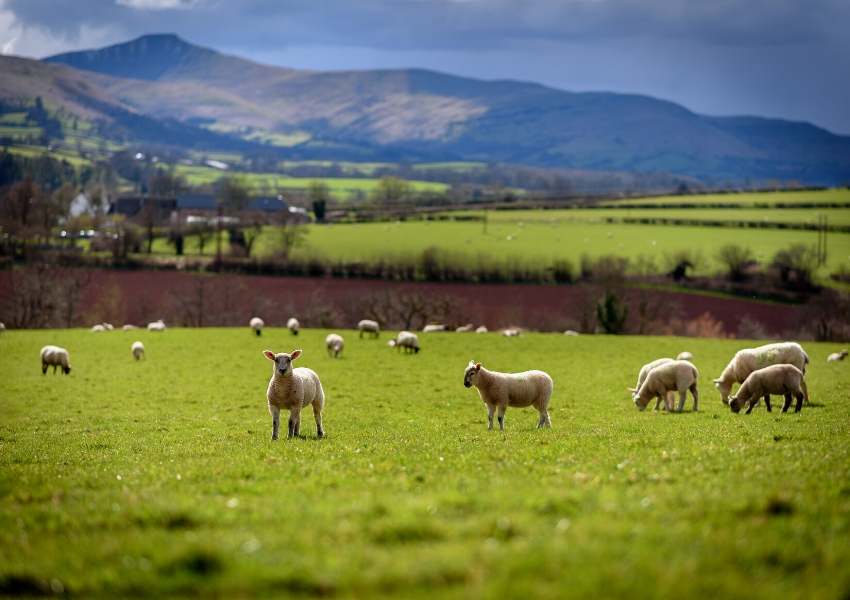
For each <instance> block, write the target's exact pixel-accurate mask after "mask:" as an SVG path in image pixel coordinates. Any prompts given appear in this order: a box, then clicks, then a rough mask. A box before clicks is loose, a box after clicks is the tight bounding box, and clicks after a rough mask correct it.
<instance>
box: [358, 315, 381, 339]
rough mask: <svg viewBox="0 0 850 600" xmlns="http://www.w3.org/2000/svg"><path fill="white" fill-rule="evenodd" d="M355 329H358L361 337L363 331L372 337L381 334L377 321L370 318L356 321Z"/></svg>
mask: <svg viewBox="0 0 850 600" xmlns="http://www.w3.org/2000/svg"><path fill="white" fill-rule="evenodd" d="M357 329H358V330H359V331H360V337H361V338H362V337H363V334H364V333H368V334H369V335H370V336H371V337H373V338H376V337H378V336H380V335H381V326H380V325H379V324H378V322H377V321H373V320H372V319H362V320H361V321H360V322H358V323H357Z"/></svg>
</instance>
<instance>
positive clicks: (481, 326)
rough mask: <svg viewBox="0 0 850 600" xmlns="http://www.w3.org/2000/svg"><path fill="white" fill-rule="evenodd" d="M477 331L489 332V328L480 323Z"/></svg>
mask: <svg viewBox="0 0 850 600" xmlns="http://www.w3.org/2000/svg"><path fill="white" fill-rule="evenodd" d="M475 333H487V328H486V327H485V326H484V325H479V326H478V328H477V329H476V330H475Z"/></svg>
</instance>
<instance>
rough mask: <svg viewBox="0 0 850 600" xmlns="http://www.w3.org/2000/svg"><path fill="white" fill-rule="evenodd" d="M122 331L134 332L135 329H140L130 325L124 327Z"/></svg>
mask: <svg viewBox="0 0 850 600" xmlns="http://www.w3.org/2000/svg"><path fill="white" fill-rule="evenodd" d="M121 329H122V330H124V331H133V330H134V329H138V327H136V326H135V325H130V324H129V323H128V324H127V325H124V327H122V328H121Z"/></svg>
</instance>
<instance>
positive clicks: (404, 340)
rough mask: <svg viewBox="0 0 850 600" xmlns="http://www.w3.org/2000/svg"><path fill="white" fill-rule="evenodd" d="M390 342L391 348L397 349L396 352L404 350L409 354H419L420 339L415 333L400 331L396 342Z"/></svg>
mask: <svg viewBox="0 0 850 600" xmlns="http://www.w3.org/2000/svg"><path fill="white" fill-rule="evenodd" d="M390 342H391V343H390V346H392V347H395V349H396V350H398V349H399V348H404V351H405V352H406V353H408V354H409V353H411V352H413V353H414V354H419V338H418V337H417V336H416V334H415V333H412V332H410V331H399V332H398V335H397V336H396V338H395V339H394V340H390Z"/></svg>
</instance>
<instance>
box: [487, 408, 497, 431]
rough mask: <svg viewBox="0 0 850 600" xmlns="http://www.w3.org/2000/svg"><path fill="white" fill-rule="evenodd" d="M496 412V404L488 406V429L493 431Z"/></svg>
mask: <svg viewBox="0 0 850 600" xmlns="http://www.w3.org/2000/svg"><path fill="white" fill-rule="evenodd" d="M495 412H496V405H495V404H488V405H487V429H488V430H490V431H493V413H495Z"/></svg>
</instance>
